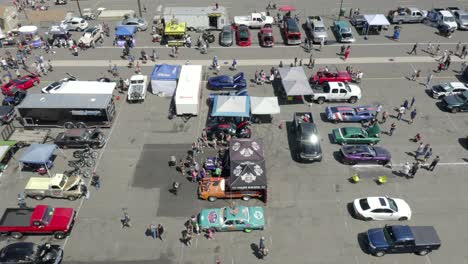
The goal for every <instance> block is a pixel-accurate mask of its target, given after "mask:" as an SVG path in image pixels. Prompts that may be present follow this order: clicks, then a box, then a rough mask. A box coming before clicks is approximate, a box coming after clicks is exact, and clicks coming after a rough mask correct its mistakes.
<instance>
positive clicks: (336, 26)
mask: <svg viewBox="0 0 468 264" xmlns="http://www.w3.org/2000/svg"><path fill="white" fill-rule="evenodd" d="M333 32H334V33H335V36H336V40H337V41H338V42H343V43H352V42H354V37H353V32H352V31H351V26H350V25H349V23H348V22H346V21H335V22H333Z"/></svg>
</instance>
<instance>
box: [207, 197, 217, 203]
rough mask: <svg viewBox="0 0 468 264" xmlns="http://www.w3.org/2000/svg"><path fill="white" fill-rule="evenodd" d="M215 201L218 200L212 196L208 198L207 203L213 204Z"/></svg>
mask: <svg viewBox="0 0 468 264" xmlns="http://www.w3.org/2000/svg"><path fill="white" fill-rule="evenodd" d="M216 200H218V198H216V197H214V196H210V197H208V201H210V202H214V201H216Z"/></svg>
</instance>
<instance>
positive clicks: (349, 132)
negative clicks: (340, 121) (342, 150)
mask: <svg viewBox="0 0 468 264" xmlns="http://www.w3.org/2000/svg"><path fill="white" fill-rule="evenodd" d="M381 132H382V131H381V130H380V126H379V125H378V124H377V123H376V124H375V125H373V126H372V127H368V128H361V127H343V128H335V129H333V130H332V134H333V138H334V140H335V142H336V143H337V144H341V145H343V144H370V145H374V144H377V143H378V142H379V141H380V134H381Z"/></svg>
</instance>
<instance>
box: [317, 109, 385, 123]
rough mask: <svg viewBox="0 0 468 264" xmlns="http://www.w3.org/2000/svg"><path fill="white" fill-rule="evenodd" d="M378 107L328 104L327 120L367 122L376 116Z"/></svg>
mask: <svg viewBox="0 0 468 264" xmlns="http://www.w3.org/2000/svg"><path fill="white" fill-rule="evenodd" d="M376 111H377V108H376V107H375V106H372V105H365V106H357V107H350V106H327V107H326V108H325V115H326V116H327V120H328V121H330V122H333V123H338V122H361V123H366V122H369V121H371V120H372V119H373V118H374V115H375V112H376Z"/></svg>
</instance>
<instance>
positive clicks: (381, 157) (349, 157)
mask: <svg viewBox="0 0 468 264" xmlns="http://www.w3.org/2000/svg"><path fill="white" fill-rule="evenodd" d="M340 156H341V160H342V162H343V163H344V164H349V165H354V164H357V163H377V164H382V165H386V164H388V163H389V162H390V161H391V159H392V155H390V152H389V151H388V150H386V149H384V148H382V147H376V146H369V145H345V146H343V147H341V150H340Z"/></svg>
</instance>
